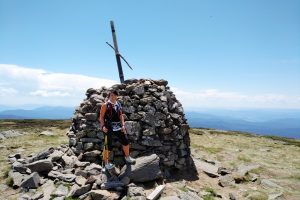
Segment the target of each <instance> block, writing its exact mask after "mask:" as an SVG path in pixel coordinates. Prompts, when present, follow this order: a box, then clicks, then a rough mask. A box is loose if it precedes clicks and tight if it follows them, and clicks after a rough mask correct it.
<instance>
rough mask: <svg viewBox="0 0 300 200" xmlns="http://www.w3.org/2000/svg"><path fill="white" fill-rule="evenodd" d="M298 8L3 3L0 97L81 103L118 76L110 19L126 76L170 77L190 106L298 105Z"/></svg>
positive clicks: (288, 0) (264, 1)
mask: <svg viewBox="0 0 300 200" xmlns="http://www.w3.org/2000/svg"><path fill="white" fill-rule="evenodd" d="M299 8H300V1H292V0H284V1H283V0H276V1H274V0H251V1H250V0H245V1H238V0H236V1H232V0H231V1H226V2H225V1H216V0H212V1H198V0H197V1H196V0H194V1H192V0H188V1H182V0H181V1H179V0H172V1H171V0H164V1H159V0H152V1H138V0H134V1H121V0H120V1H114V3H112V1H74V0H73V1H67V0H65V1H58V0H51V1H50V0H49V1H46V0H45V1H39V0H28V1H22V0H18V1H16V0H0V30H1V31H0V92H1V95H2V96H1V95H0V97H1V100H0V104H3V105H7V104H12V105H21V104H30V103H33V104H51V105H69V104H70V105H78V104H79V102H80V101H81V100H82V99H83V98H84V96H83V95H84V92H83V91H84V90H85V89H86V88H88V87H89V86H91V87H98V86H99V85H100V84H101V85H107V86H109V85H111V84H113V83H116V82H118V81H119V79H118V73H117V67H116V61H115V57H114V54H113V51H112V50H111V49H110V48H109V47H108V46H107V45H106V44H105V42H106V41H108V42H110V43H112V38H111V32H110V26H109V21H110V20H114V22H115V26H116V31H117V37H118V43H119V49H120V52H121V53H122V54H123V56H124V57H126V59H127V60H128V61H129V63H130V64H131V65H132V66H133V68H134V70H133V71H131V70H129V69H128V68H127V67H126V66H125V65H124V64H123V68H124V73H125V78H145V77H146V78H152V79H160V78H163V79H167V80H168V81H169V84H170V86H171V87H172V89H173V90H174V92H175V93H176V94H177V96H178V98H179V99H180V100H181V101H182V102H183V104H184V106H185V107H187V108H193V107H195V106H196V107H211V108H214V107H222V108H231V107H238V108H293V109H294V108H300V78H299V77H300V10H299ZM16 74H19V75H16ZM74 76H75V77H76V79H77V81H74V80H73V79H74ZM25 77H27V78H25ZM64 80H65V81H64ZM82 80H84V81H82ZM54 86H55V87H54ZM99 87H100V86H99ZM77 88H80V89H78V90H76V89H77ZM74 89H75V90H76V91H74ZM16 97H18V98H16ZM70 98H72V100H73V101H72V102H70V101H69V100H70ZM195 101H196V102H197V105H195Z"/></svg>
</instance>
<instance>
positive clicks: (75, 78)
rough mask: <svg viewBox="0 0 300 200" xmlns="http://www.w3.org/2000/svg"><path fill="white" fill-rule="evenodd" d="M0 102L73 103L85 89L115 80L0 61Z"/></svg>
mask: <svg viewBox="0 0 300 200" xmlns="http://www.w3.org/2000/svg"><path fill="white" fill-rule="evenodd" d="M0 80H1V82H0V92H1V94H0V96H1V97H2V98H1V99H0V104H5V105H12V104H13V105H18V104H44V105H63V106H76V105H78V104H79V103H80V101H82V99H84V98H85V96H84V95H85V91H86V90H87V89H88V88H100V87H102V86H105V87H110V86H112V85H113V84H116V81H114V80H109V79H103V78H97V77H90V76H85V75H80V74H67V73H53V72H48V71H46V70H43V69H34V68H28V67H23V66H17V65H8V64H0Z"/></svg>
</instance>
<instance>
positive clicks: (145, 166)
mask: <svg viewBox="0 0 300 200" xmlns="http://www.w3.org/2000/svg"><path fill="white" fill-rule="evenodd" d="M125 176H128V177H129V178H130V180H131V181H132V182H147V181H152V180H156V179H159V178H161V177H162V172H161V170H160V167H159V157H158V156H157V155H156V154H152V155H150V156H144V157H139V158H137V159H136V163H135V164H134V165H126V166H124V167H123V168H122V170H121V174H120V176H119V177H121V178H123V177H125Z"/></svg>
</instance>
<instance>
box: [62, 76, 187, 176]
mask: <svg viewBox="0 0 300 200" xmlns="http://www.w3.org/2000/svg"><path fill="white" fill-rule="evenodd" d="M167 84H168V82H167V81H166V80H149V79H140V80H137V79H131V80H126V81H125V83H124V84H117V85H114V86H112V88H113V89H117V90H118V91H119V102H120V103H121V104H122V107H123V116H124V118H125V127H126V130H127V133H128V138H129V141H130V144H131V156H132V157H135V158H136V157H140V156H146V155H150V154H153V153H154V154H157V155H158V156H159V158H160V168H161V169H162V171H163V172H164V173H165V175H167V174H168V173H169V171H170V170H171V169H184V168H186V167H187V166H188V165H189V164H190V163H191V157H190V149H189V145H190V139H189V133H188V128H189V126H188V124H187V120H186V118H185V116H184V111H183V108H182V105H181V103H180V102H179V101H178V100H177V99H176V97H175V95H174V94H173V92H172V91H171V90H170V88H169V86H167ZM108 92H109V89H107V88H105V87H102V88H100V89H93V88H90V89H88V90H87V92H86V99H84V101H83V102H82V103H81V104H80V106H79V107H77V108H76V110H75V113H74V116H73V118H72V125H71V127H70V131H69V132H68V134H67V135H68V137H69V146H70V147H71V149H72V150H73V152H74V153H75V154H76V155H81V156H82V158H83V161H89V162H95V163H100V162H101V155H102V149H103V142H104V135H103V132H102V131H100V123H99V111H100V107H101V105H102V103H103V102H104V101H105V98H106V97H107V95H108ZM115 139H116V138H114V140H115ZM110 160H112V161H113V162H114V163H115V164H116V165H119V166H122V165H124V164H125V161H124V157H123V152H122V148H121V144H120V143H119V142H117V141H114V142H113V151H112V153H111V154H110Z"/></svg>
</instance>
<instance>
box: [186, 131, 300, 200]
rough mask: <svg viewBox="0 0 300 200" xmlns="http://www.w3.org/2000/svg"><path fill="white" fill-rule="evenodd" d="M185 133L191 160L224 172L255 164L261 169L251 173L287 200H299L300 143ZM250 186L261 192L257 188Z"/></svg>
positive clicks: (246, 135) (229, 134) (245, 135)
mask: <svg viewBox="0 0 300 200" xmlns="http://www.w3.org/2000/svg"><path fill="white" fill-rule="evenodd" d="M189 132H190V138H191V146H192V153H193V154H194V157H196V158H204V159H210V160H215V161H219V162H220V163H221V165H222V166H224V167H228V168H238V167H239V166H244V165H248V164H259V165H260V166H261V167H260V168H258V169H255V170H252V171H251V173H255V174H258V175H259V176H260V178H261V179H263V178H266V179H272V180H274V182H276V183H277V184H278V185H280V186H282V187H283V192H284V195H286V196H287V197H288V198H291V199H293V198H295V199H297V198H299V199H300V191H299V188H300V167H299V166H300V140H293V139H287V138H281V137H275V136H256V135H251V134H249V133H241V132H236V131H218V130H209V129H190V131H189ZM199 133H202V134H199ZM254 186H255V187H257V188H258V189H261V191H264V188H260V187H261V186H260V185H259V184H258V185H257V184H256V185H254ZM238 187H245V188H247V187H253V185H251V184H250V183H249V184H247V183H243V185H238ZM267 192H268V191H267ZM258 196H259V195H258Z"/></svg>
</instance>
